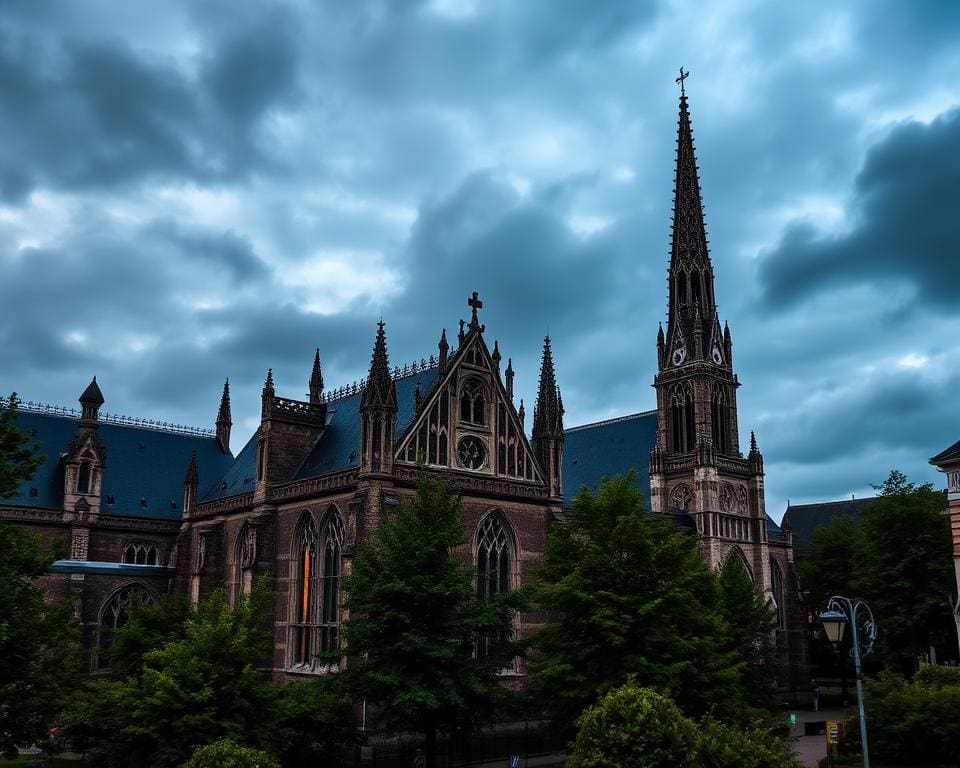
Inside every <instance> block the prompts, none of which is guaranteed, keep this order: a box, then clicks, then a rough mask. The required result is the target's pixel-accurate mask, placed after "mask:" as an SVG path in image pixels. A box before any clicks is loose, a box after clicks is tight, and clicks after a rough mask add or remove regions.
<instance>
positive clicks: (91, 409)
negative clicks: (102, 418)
mask: <svg viewBox="0 0 960 768" xmlns="http://www.w3.org/2000/svg"><path fill="white" fill-rule="evenodd" d="M103 402H104V400H103V393H102V392H101V391H100V386H99V385H98V384H97V377H96V376H94V377H93V380H92V381H91V382H90V383H89V384H88V385H87V388H86V389H85V390H83V394H82V395H80V407H81V409H82V410H81V416H80V418H81V420H82V421H88V422H96V421H97V418H98V416H99V413H100V406H101V405H103Z"/></svg>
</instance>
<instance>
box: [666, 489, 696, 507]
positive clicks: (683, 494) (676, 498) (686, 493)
mask: <svg viewBox="0 0 960 768" xmlns="http://www.w3.org/2000/svg"><path fill="white" fill-rule="evenodd" d="M692 504H693V491H691V490H690V487H689V486H688V485H686V484H685V483H680V484H679V485H677V486H675V487H674V489H673V490H672V491H671V492H670V510H671V511H679V512H689V511H690V507H691V506H692Z"/></svg>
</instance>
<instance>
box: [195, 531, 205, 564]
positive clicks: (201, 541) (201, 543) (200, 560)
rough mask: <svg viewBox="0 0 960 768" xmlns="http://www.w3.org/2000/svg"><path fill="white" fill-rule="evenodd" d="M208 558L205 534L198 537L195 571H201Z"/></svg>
mask: <svg viewBox="0 0 960 768" xmlns="http://www.w3.org/2000/svg"><path fill="white" fill-rule="evenodd" d="M206 558H207V537H206V536H204V535H203V534H200V536H199V537H198V538H197V556H196V558H195V559H194V563H193V572H194V573H200V571H202V570H203V565H204V561H205V560H206Z"/></svg>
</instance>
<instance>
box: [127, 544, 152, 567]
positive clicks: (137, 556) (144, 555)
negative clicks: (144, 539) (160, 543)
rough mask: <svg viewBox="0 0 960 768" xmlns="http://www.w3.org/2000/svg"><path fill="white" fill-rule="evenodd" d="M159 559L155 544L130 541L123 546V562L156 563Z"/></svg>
mask: <svg viewBox="0 0 960 768" xmlns="http://www.w3.org/2000/svg"><path fill="white" fill-rule="evenodd" d="M159 561H160V550H159V549H158V547H157V545H156V544H140V543H130V544H127V546H125V547H124V548H123V562H124V563H127V564H128V565H156V564H157V563H158V562H159Z"/></svg>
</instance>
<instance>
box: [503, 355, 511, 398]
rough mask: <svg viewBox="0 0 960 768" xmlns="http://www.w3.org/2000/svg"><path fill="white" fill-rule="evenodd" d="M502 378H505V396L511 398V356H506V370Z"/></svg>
mask: <svg viewBox="0 0 960 768" xmlns="http://www.w3.org/2000/svg"><path fill="white" fill-rule="evenodd" d="M504 378H505V379H506V387H507V397H509V398H510V399H511V400H513V358H512V357H508V358H507V372H506V374H505V376H504Z"/></svg>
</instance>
